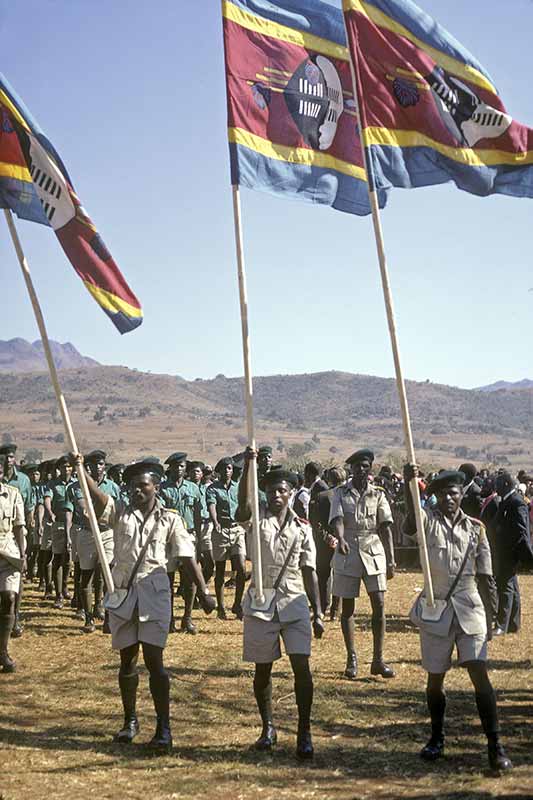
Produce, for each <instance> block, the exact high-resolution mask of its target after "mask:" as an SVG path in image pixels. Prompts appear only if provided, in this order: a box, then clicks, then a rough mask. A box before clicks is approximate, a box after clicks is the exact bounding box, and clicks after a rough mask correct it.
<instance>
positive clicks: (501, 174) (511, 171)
mask: <svg viewBox="0 0 533 800" xmlns="http://www.w3.org/2000/svg"><path fill="white" fill-rule="evenodd" d="M343 6H344V14H345V21H346V29H347V32H348V41H349V47H350V52H351V54H352V59H353V62H354V65H355V68H356V76H357V82H358V94H359V97H360V102H361V109H360V110H361V120H362V126H363V129H364V132H363V141H364V143H365V146H366V147H367V148H368V149H369V151H370V154H371V163H372V165H373V172H374V176H375V182H376V186H377V187H381V188H382V189H383V188H384V189H388V188H389V187H391V186H399V187H404V188H411V187H417V186H429V185H433V184H439V183H445V182H447V181H453V182H454V183H455V184H456V185H457V186H458V187H459V188H460V189H463V190H464V191H467V192H470V193H472V194H476V195H481V196H485V195H490V194H507V195H511V196H514V197H533V130H532V129H530V128H527V127H526V126H525V125H521V124H520V123H518V122H516V121H515V120H513V119H512V117H510V116H509V114H508V113H507V112H506V110H505V107H504V106H503V104H502V102H501V100H500V98H499V96H498V92H497V90H496V88H495V87H494V83H493V81H492V79H491V77H490V75H489V74H488V73H487V71H486V70H485V69H484V68H483V66H482V65H481V64H480V63H479V62H478V61H477V60H476V59H475V58H474V56H472V55H471V54H470V53H469V52H468V50H466V48H464V47H463V46H462V45H461V44H460V43H459V42H458V41H457V40H456V39H455V38H454V37H453V36H451V34H449V33H448V32H447V31H446V30H445V29H444V28H442V27H441V26H440V25H439V24H438V23H437V22H436V21H435V20H434V19H432V18H431V17H430V16H428V15H427V14H426V13H425V12H424V11H422V10H421V9H420V8H419V7H418V6H417V5H415V3H413V2H411V0H343Z"/></svg>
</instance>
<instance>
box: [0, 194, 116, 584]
mask: <svg viewBox="0 0 533 800" xmlns="http://www.w3.org/2000/svg"><path fill="white" fill-rule="evenodd" d="M4 214H5V217H6V221H7V225H8V228H9V233H10V234H11V239H12V241H13V245H14V247H15V252H16V254H17V258H18V260H19V264H20V268H21V270H22V275H23V277H24V282H25V284H26V288H27V290H28V295H29V297H30V301H31V304H32V308H33V313H34V314H35V320H36V322H37V327H38V328H39V333H40V336H41V341H42V344H43V349H44V354H45V356H46V362H47V364H48V371H49V373H50V378H51V381H52V386H53V387H54V392H55V395H56V400H57V404H58V406H59V410H60V412H61V417H62V419H63V425H64V428H65V433H66V436H67V442H68V446H69V448H70V450H71V452H72V453H78V446H77V444H76V438H75V436H74V430H73V428H72V422H71V419H70V414H69V411H68V408H67V404H66V401H65V397H64V395H63V391H62V389H61V385H60V383H59V376H58V374H57V368H56V365H55V362H54V357H53V355H52V350H51V349H50V341H49V339H48V333H47V331H46V324H45V321H44V317H43V313H42V310H41V306H40V303H39V299H38V297H37V293H36V291H35V287H34V285H33V281H32V277H31V273H30V268H29V265H28V261H27V259H26V256H25V255H24V252H23V250H22V245H21V242H20V239H19V235H18V232H17V229H16V227H15V221H14V219H13V215H12V213H11V211H10V210H9V209H4ZM78 480H79V482H80V487H81V491H82V494H83V499H84V501H85V510H86V512H87V516H88V518H89V523H90V526H91V531H92V534H93V537H94V542H95V545H96V550H97V553H98V559H99V561H100V566H101V568H102V575H103V577H104V581H105V584H106V588H107V591H108V592H110V593H111V592H113V591H114V583H113V577H112V575H111V569H110V567H109V564H108V563H107V559H106V555H105V550H104V546H103V544H102V540H101V537H100V529H99V527H98V521H97V519H96V513H95V511H94V506H93V502H92V499H91V495H90V492H89V486H88V484H87V479H86V476H85V468H84V467H82V468H81V469H80V470H79V471H78Z"/></svg>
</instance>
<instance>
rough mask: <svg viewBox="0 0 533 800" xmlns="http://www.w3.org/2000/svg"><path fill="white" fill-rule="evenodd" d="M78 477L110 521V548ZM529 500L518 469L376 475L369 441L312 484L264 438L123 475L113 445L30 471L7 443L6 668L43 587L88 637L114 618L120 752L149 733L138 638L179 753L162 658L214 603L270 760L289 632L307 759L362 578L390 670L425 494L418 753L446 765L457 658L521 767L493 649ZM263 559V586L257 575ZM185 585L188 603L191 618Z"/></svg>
mask: <svg viewBox="0 0 533 800" xmlns="http://www.w3.org/2000/svg"><path fill="white" fill-rule="evenodd" d="M81 470H83V474H84V475H85V478H86V481H83V483H86V484H87V488H88V491H89V494H90V497H91V501H92V505H93V506H94V510H95V513H96V518H97V521H98V528H99V531H98V535H99V540H100V547H99V548H98V547H97V544H96V542H95V536H94V534H93V531H92V529H91V523H90V515H89V513H88V506H87V503H86V498H85V495H84V488H83V486H82V484H81V483H80V480H79V476H80V474H81V472H80V471H81ZM251 470H255V471H256V474H257V477H258V484H259V498H258V499H259V523H258V527H259V534H258V539H257V538H254V536H252V535H251V530H252V524H251V520H252V516H253V515H252V506H253V496H252V494H251V492H250V486H251V485H253V482H251V481H250V480H249V478H250V471H251ZM252 474H253V473H252ZM410 487H415V489H414V493H413V491H411V490H410ZM416 487H417V488H418V497H417V496H416V494H417V493H416ZM532 499H533V478H532V477H531V476H529V475H528V474H527V473H526V472H525V471H523V470H522V471H521V472H520V473H519V474H518V475H517V476H516V477H515V476H513V475H511V474H510V473H509V472H507V471H505V470H498V471H497V472H495V473H494V474H491V473H489V471H488V470H481V471H478V470H477V469H476V467H475V466H474V465H473V464H468V463H467V464H461V465H460V466H459V468H458V469H454V470H441V472H438V473H430V474H426V475H424V474H423V473H422V472H421V471H420V470H419V469H418V467H416V465H406V466H405V468H404V472H403V474H398V473H395V472H394V471H393V470H392V469H391V468H390V467H389V466H387V465H384V466H382V467H381V468H380V469H377V468H374V453H373V452H372V451H371V450H369V449H367V448H364V449H360V450H357V451H356V452H355V453H353V454H352V455H351V456H349V457H348V458H347V459H346V462H345V463H344V464H342V465H335V466H331V467H329V468H327V469H325V470H323V469H322V467H321V465H320V464H318V463H317V462H309V463H307V464H306V465H305V468H304V470H303V473H302V474H301V475H300V474H298V473H297V472H295V471H293V470H291V469H288V468H286V467H285V466H280V465H274V464H273V458H272V448H271V447H269V446H264V447H261V448H259V450H257V451H255V450H252V449H250V448H248V449H247V450H246V451H245V452H244V453H240V454H238V455H236V456H227V457H224V458H221V459H220V460H219V461H218V463H217V464H216V465H215V466H214V468H212V467H211V466H209V465H207V464H204V463H203V462H201V461H194V460H190V459H189V458H188V455H187V453H184V452H175V453H172V454H171V455H169V456H168V458H166V459H165V461H164V463H162V461H161V460H160V459H159V458H156V457H151V458H145V459H143V460H142V461H138V462H135V463H132V464H129V465H127V466H125V465H124V464H113V465H111V464H108V463H107V456H106V453H105V452H104V451H103V450H101V449H97V450H93V451H92V452H90V453H88V454H87V455H85V456H81V455H80V454H69V455H62V456H60V457H59V458H57V459H52V460H48V461H45V462H43V463H40V464H28V463H23V462H22V461H21V462H20V463H17V447H16V445H15V444H14V443H13V444H8V445H5V446H3V447H2V448H0V666H1V668H2V671H3V672H4V673H6V672H7V673H9V672H14V671H15V669H16V665H15V662H14V660H13V659H12V658H11V656H10V654H9V641H10V638H16V637H19V636H21V635H22V634H23V624H22V616H21V609H22V610H23V605H24V599H23V587H24V584H25V582H26V584H27V583H31V582H33V581H36V582H38V586H39V589H40V590H41V591H42V593H43V596H44V599H45V600H46V601H49V602H50V603H51V604H53V606H54V607H55V608H57V609H61V608H63V607H64V606H65V605H67V606H70V607H71V608H72V609H73V611H74V613H75V615H76V616H78V617H79V618H80V622H81V623H82V626H81V627H82V630H83V632H84V633H86V634H93V633H94V632H95V631H96V630H97V625H98V624H99V623H100V622H102V623H103V624H102V627H101V630H102V631H104V632H107V633H110V634H111V636H112V645H113V647H114V648H115V649H117V650H119V651H120V670H119V676H118V682H119V688H120V693H121V698H122V704H123V708H124V724H123V727H122V728H121V730H120V731H119V732H118V733H117V735H116V737H115V739H116V741H118V742H123V743H131V742H132V741H133V739H134V738H135V736H136V735H137V733H138V731H139V721H138V718H137V713H136V698H137V689H138V682H139V679H138V673H137V660H138V656H139V650H140V647H141V646H142V652H143V658H144V662H145V664H146V667H147V669H148V671H149V674H150V691H151V694H152V697H153V701H154V706H155V710H156V717H157V726H156V731H155V734H154V737H153V739H152V746H153V747H154V749H155V750H158V751H164V752H167V751H168V750H169V748H170V747H171V746H172V735H171V729H170V705H169V680H168V675H167V672H166V670H165V666H164V659H163V653H164V648H165V645H166V641H167V636H168V634H169V633H172V632H175V631H176V630H180V631H182V632H183V633H186V634H190V635H194V634H195V633H196V632H197V629H196V625H195V624H194V623H193V618H192V612H193V609H194V608H195V607H200V608H202V609H203V610H204V612H205V613H206V614H210V613H212V612H214V611H216V615H217V617H218V619H219V620H220V621H221V623H223V621H225V620H227V619H228V618H229V614H231V615H233V617H234V618H236V619H238V620H242V622H243V641H244V660H245V661H249V662H251V663H254V664H255V673H254V683H253V688H254V694H255V698H256V702H257V706H258V710H259V713H260V716H261V721H262V731H261V735H260V736H259V738H258V740H257V742H256V743H255V747H256V748H257V749H259V750H270V749H272V748H273V747H274V746H275V744H276V741H277V732H276V729H275V725H274V719H273V712H272V683H271V671H272V664H273V662H274V661H275V660H276V659H278V658H280V657H281V647H280V643H281V640H282V641H283V645H284V649H285V652H286V653H287V655H288V656H289V659H290V662H291V667H292V670H293V672H294V678H295V695H296V703H297V708H298V735H297V744H296V753H297V756H298V757H299V758H300V759H309V758H312V757H313V752H314V750H313V742H312V738H311V708H312V699H313V679H312V674H311V670H310V665H309V656H310V652H311V640H312V637H313V635H314V636H315V638H320V637H321V636H322V634H323V632H324V615H325V614H326V613H329V616H330V619H335V618H336V616H337V615H339V616H340V625H341V629H342V634H343V639H344V644H345V647H346V668H345V671H344V676H345V677H346V678H347V679H350V680H354V679H355V678H356V677H357V675H358V672H359V664H358V660H357V651H356V646H355V627H354V612H355V605H356V600H357V598H358V597H359V595H360V591H361V584H364V587H365V590H366V592H367V593H368V596H369V599H370V603H371V609H372V612H371V627H372V641H373V658H372V662H371V666H370V672H371V674H372V675H376V676H380V677H381V678H383V679H393V678H394V677H395V673H394V670H393V668H392V667H391V666H390V664H388V663H387V662H386V660H385V656H384V650H385V633H386V612H385V597H386V591H387V582H388V581H390V580H391V579H392V578H393V577H394V574H395V570H396V569H397V564H396V557H397V554H398V553H402V550H403V549H404V548H405V550H406V552H409V553H413V552H417V551H416V549H415V548H416V546H417V524H416V518H417V513H416V506H417V505H418V500H419V501H420V507H421V519H422V524H423V526H424V534H425V537H424V538H425V542H426V548H427V554H428V562H429V568H430V569H429V571H430V575H431V579H432V587H431V589H430V587H428V585H426V586H425V589H424V591H423V592H422V594H421V595H420V597H419V598H417V601H416V603H415V605H414V606H413V608H412V610H411V614H410V619H411V621H412V623H413V624H414V625H415V626H416V627H418V628H419V632H420V639H421V654H422V666H423V667H424V669H426V671H427V673H428V683H427V703H428V709H429V713H430V717H431V736H430V739H429V741H428V743H427V744H426V745H425V746H424V748H423V749H422V751H421V756H422V758H424V759H426V760H435V759H437V758H439V757H440V756H441V755H442V753H443V751H444V715H445V705H446V702H445V694H444V689H443V685H444V678H445V674H446V672H447V670H448V669H449V668H450V666H451V657H452V653H453V651H454V649H455V648H456V649H457V654H458V661H459V663H460V664H461V665H463V666H465V667H466V668H467V670H468V674H469V675H470V678H471V680H472V683H473V686H474V690H475V696H476V702H477V707H478V710H479V715H480V719H481V723H482V726H483V729H484V731H485V734H486V736H487V741H488V757H489V763H490V766H491V767H492V768H493V769H494V770H498V771H502V770H508V769H510V768H511V766H512V765H511V761H510V759H509V758H508V757H507V755H506V753H505V750H504V748H503V746H502V744H501V741H500V734H499V723H498V714H497V707H496V699H495V694H494V691H493V689H492V685H491V683H490V679H489V676H488V671H487V642H488V641H489V640H490V638H491V637H492V636H504V635H507V634H512V633H515V632H516V631H518V630H519V628H520V623H521V620H520V589H519V585H518V579H517V572H518V570H519V567H520V565H531V564H532V563H533V551H532V546H531V536H530V520H531V512H532V511H533V502H532ZM257 542H259V547H260V551H259V552H258V551H257V550H256V547H257ZM99 553H100V557H102V554H103V557H105V560H106V561H107V563H108V564H109V565H110V567H111V570H112V576H113V582H114V589H115V591H113V592H108V593H107V594H105V595H104V581H103V571H102V568H101V565H100V563H99ZM259 555H260V559H259ZM259 561H260V563H261V577H262V580H261V584H262V591H261V593H260V592H259V589H258V581H257V579H258V576H257V575H256V574H255V570H254V565H256V564H257V563H259ZM228 562H230V565H231V577H230V578H229V580H228V576H227V572H226V568H227V564H228ZM250 565H251V568H250ZM250 569H251V571H250ZM178 576H179V585H177V583H178V580H177V578H178ZM212 578H214V581H213V582H214V592H215V596H214V597H213V596H212V594H211V593H210V590H209V585H210V583H211V579H212ZM247 582H248V589H246V584H247ZM229 589H233V598H232V604H231V607H230V610H229V611H228V606H227V604H226V596H227V594H228V590H229ZM177 593H179V594H181V595H182V597H183V603H184V612H183V616H182V618H181V620H180V622H179V626H178V625H177V623H176V620H175V618H174V605H175V602H174V598H175V595H176V594H177ZM432 595H433V596H434V599H433V598H432Z"/></svg>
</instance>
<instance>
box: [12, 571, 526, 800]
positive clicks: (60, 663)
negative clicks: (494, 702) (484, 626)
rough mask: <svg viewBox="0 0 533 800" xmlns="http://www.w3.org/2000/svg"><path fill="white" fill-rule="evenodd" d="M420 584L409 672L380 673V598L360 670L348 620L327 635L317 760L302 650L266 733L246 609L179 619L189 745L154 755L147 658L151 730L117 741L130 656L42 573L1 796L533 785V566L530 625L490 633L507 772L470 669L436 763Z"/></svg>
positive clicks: (177, 641) (404, 593) (182, 742)
mask: <svg viewBox="0 0 533 800" xmlns="http://www.w3.org/2000/svg"><path fill="white" fill-rule="evenodd" d="M418 586H420V576H419V575H417V574H414V573H402V574H399V575H397V577H396V578H395V580H394V582H393V583H391V584H390V591H389V592H388V595H387V611H388V634H387V641H386V655H387V658H388V660H389V661H390V663H392V665H393V666H394V668H395V670H396V672H397V677H396V678H395V679H394V680H390V681H385V680H383V679H382V678H371V677H370V675H369V665H370V657H371V632H370V626H369V604H368V600H367V598H366V597H365V598H364V599H362V600H361V603H360V606H359V609H358V612H359V613H358V616H357V627H358V634H357V641H358V649H359V658H360V676H359V678H358V680H356V681H355V682H350V681H346V680H344V679H342V677H341V673H342V670H343V668H344V659H345V656H344V648H343V645H342V638H341V632H340V628H339V623H338V622H334V623H328V624H327V629H326V634H325V636H324V638H323V639H322V640H321V641H319V642H315V643H314V646H313V657H312V668H313V673H314V678H315V703H314V708H313V720H314V723H313V733H314V743H315V751H316V756H315V760H314V762H313V763H312V764H310V765H305V766H303V765H300V764H298V763H297V762H296V760H295V758H294V743H295V730H296V708H295V703H294V697H293V693H292V680H291V675H290V667H289V663H288V661H287V659H286V658H284V659H282V660H281V661H280V662H278V663H277V664H276V665H275V668H274V707H275V717H276V722H277V726H278V733H279V744H278V746H277V748H276V750H275V752H274V753H273V754H272V755H262V754H258V753H256V752H254V751H253V750H251V749H250V744H251V743H252V742H253V741H254V740H255V738H256V736H257V735H258V732H259V725H258V715H257V712H256V708H255V703H254V699H253V692H252V680H251V678H252V672H251V669H250V667H249V665H246V664H243V663H242V661H241V623H239V622H238V621H237V620H232V621H228V622H221V621H218V620H216V619H214V618H206V617H204V616H203V614H202V612H196V621H197V623H198V627H199V634H198V635H197V636H186V635H183V634H181V635H180V634H176V635H172V636H171V637H170V638H169V644H168V647H167V651H166V661H167V664H168V667H169V671H170V675H171V697H172V720H173V723H172V724H173V735H174V743H175V747H174V752H173V753H172V755H170V756H165V757H152V756H151V755H150V754H149V752H148V751H147V749H146V748H145V747H144V746H143V744H144V743H145V742H147V741H148V740H149V738H150V737H151V736H152V734H153V726H154V712H153V708H152V704H151V700H150V695H149V691H148V681H147V676H146V672H145V671H144V669H143V671H142V675H141V684H140V703H139V712H140V721H141V734H140V735H139V737H138V738H137V740H136V742H135V744H134V745H132V746H131V747H129V748H124V747H120V746H118V745H115V744H113V743H112V736H113V733H114V732H115V731H116V730H118V728H119V727H120V724H121V720H122V715H121V706H120V699H119V694H118V687H117V665H118V658H117V655H116V654H114V653H113V652H112V650H111V647H110V640H109V637H107V636H104V635H102V633H101V632H100V631H98V632H97V633H95V634H92V635H84V634H82V633H81V631H80V629H79V626H80V623H79V621H77V620H75V619H73V617H72V614H71V612H70V610H69V609H68V610H67V609H63V610H61V611H58V610H54V609H53V608H52V607H51V603H48V602H47V603H44V602H43V601H42V599H41V597H40V595H39V594H38V593H37V592H36V590H35V589H31V588H29V589H28V590H27V592H26V597H25V624H26V630H25V633H24V636H23V637H22V638H21V639H18V640H16V641H15V642H13V644H12V654H13V655H14V656H15V658H16V659H17V662H18V667H19V669H18V671H17V672H16V673H15V674H13V675H0V800H23V799H24V800H26V798H33V799H34V800H40V799H41V798H46V800H52V799H53V798H58V797H61V798H69V800H73V799H74V798H89V797H97V798H99V800H106V798H113V799H115V798H124V799H129V798H139V799H140V798H142V799H143V800H144V798H150V800H160V799H162V798H165V799H166V798H180V799H181V798H184V799H185V798H208V797H209V798H212V797H218V798H234V799H235V800H240V799H241V798H242V800H252V799H253V800H255V799H256V798H261V799H262V800H269V798H283V799H285V798H289V799H291V800H292V798H295V799H296V798H311V797H314V798H320V799H322V798H324V799H327V800H329V798H331V800H348V799H349V800H356V799H357V798H365V799H366V798H369V800H370V798H372V800H381V798H409V799H410V800H411V799H412V800H415V798H417V799H418V800H421V799H422V798H438V800H462V798H465V799H466V798H468V800H473V798H483V800H484V799H485V798H492V797H513V798H532V797H533V691H532V689H533V685H532V678H533V669H532V660H531V659H532V650H531V647H532V642H533V576H524V577H522V579H521V587H522V597H523V603H524V611H523V629H522V632H521V633H520V634H518V635H513V636H507V637H504V638H501V639H498V640H497V641H494V642H492V643H491V645H490V658H491V667H492V679H493V683H494V685H495V687H496V690H497V693H498V698H499V707H500V716H501V723H502V729H503V737H504V741H505V744H506V745H507V749H508V752H509V755H510V756H511V757H512V760H513V762H514V764H515V769H514V771H513V772H512V773H510V774H509V775H506V776H503V777H493V776H491V774H490V773H489V771H488V769H487V760H486V747H485V741H484V737H483V735H482V732H481V728H480V724H479V720H478V718H477V714H476V709H475V702H474V695H473V692H472V690H471V688H470V685H469V680H468V676H467V674H466V673H465V671H464V670H461V669H457V668H454V669H452V670H451V672H450V673H449V675H448V678H447V683H446V685H447V695H448V716H447V719H448V722H447V752H446V756H445V758H444V759H443V760H442V761H440V762H438V763H437V764H435V765H429V766H428V765H426V764H424V762H422V761H421V760H420V758H419V756H418V751H419V749H420V747H421V745H422V744H424V743H425V740H426V738H427V719H426V710H425V699H424V683H425V675H424V673H423V671H422V669H421V667H420V665H419V647H418V635H417V633H416V631H415V630H414V629H412V628H411V627H410V626H409V624H408V623H407V620H406V617H405V615H406V613H407V611H408V609H409V607H410V604H411V601H412V599H413V598H414V596H415V592H416V588H417V587H418Z"/></svg>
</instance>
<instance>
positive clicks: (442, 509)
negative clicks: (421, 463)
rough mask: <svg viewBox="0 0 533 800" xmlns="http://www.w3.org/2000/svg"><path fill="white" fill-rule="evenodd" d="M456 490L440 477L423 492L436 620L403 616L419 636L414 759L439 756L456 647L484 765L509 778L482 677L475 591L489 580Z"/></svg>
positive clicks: (477, 529) (459, 476)
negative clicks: (423, 727)
mask: <svg viewBox="0 0 533 800" xmlns="http://www.w3.org/2000/svg"><path fill="white" fill-rule="evenodd" d="M416 475H417V469H416V467H411V466H409V465H406V467H405V469H404V477H405V486H406V487H408V485H409V481H410V480H411V479H412V478H413V477H415V476H416ZM463 483H464V474H463V473H462V472H455V471H444V472H441V473H440V474H439V475H438V476H437V477H436V478H435V479H434V480H433V481H432V482H431V483H430V485H429V486H428V488H427V492H428V495H435V497H436V499H437V507H436V509H434V510H430V509H425V510H423V511H422V516H423V519H424V529H425V536H426V543H427V550H428V557H429V566H430V571H431V577H432V582H433V591H434V595H435V599H436V600H437V601H446V603H445V604H444V603H443V611H442V613H441V614H440V616H439V617H438V618H437V619H436V620H428V618H427V612H426V614H424V611H423V601H422V603H421V600H420V598H418V599H417V601H416V603H415V605H414V606H413V609H412V610H411V621H412V622H413V623H414V624H415V625H417V626H418V627H419V629H420V646H421V651H422V666H423V667H424V669H425V670H426V671H427V673H428V682H427V703H428V708H429V713H430V716H431V738H430V740H429V741H428V743H427V744H426V746H425V747H424V748H423V749H422V751H421V753H420V755H421V756H422V758H423V759H425V760H426V761H434V760H435V759H437V758H439V757H440V756H441V755H442V753H443V752H444V712H445V708H446V696H445V694H444V689H443V686H444V678H445V675H446V672H447V671H448V670H449V669H450V667H451V656H452V653H453V650H454V647H456V648H457V653H458V658H459V665H460V666H464V667H466V668H467V670H468V674H469V676H470V679H471V681H472V683H473V685H474V690H475V694H476V704H477V708H478V712H479V716H480V719H481V724H482V726H483V730H484V732H485V734H486V736H487V741H488V754H489V764H490V766H491V768H492V769H494V770H497V771H502V770H509V769H511V768H512V764H511V761H510V760H509V759H508V758H507V756H506V754H505V751H504V749H503V746H502V745H501V743H500V739H499V723H498V711H497V707H496V696H495V694H494V689H493V688H492V684H491V682H490V679H489V676H488V672H487V618H486V614H485V607H484V605H483V601H482V599H481V595H480V589H481V590H482V591H484V589H482V586H483V583H488V581H489V579H490V577H491V576H492V564H491V556H490V547H489V543H488V540H487V535H486V532H485V527H484V525H483V523H481V522H479V520H476V519H473V518H472V517H467V516H466V514H465V513H464V512H463V511H462V510H461V501H462V499H463ZM405 494H406V504H407V517H406V520H405V523H404V528H405V532H406V533H407V534H408V535H413V534H415V533H416V522H415V519H414V509H413V501H412V497H411V493H410V491H409V489H408V488H407V489H406V493H405ZM463 564H464V566H463ZM457 578H458V579H457ZM478 584H479V587H480V588H479V589H478ZM424 617H425V618H424Z"/></svg>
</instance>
